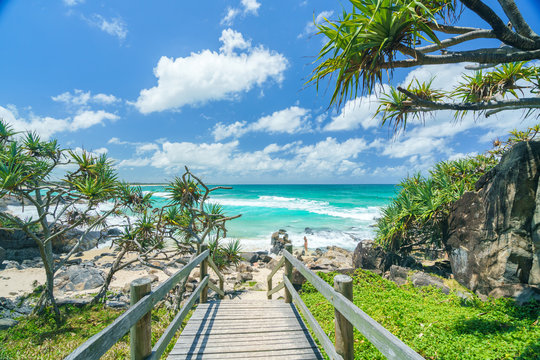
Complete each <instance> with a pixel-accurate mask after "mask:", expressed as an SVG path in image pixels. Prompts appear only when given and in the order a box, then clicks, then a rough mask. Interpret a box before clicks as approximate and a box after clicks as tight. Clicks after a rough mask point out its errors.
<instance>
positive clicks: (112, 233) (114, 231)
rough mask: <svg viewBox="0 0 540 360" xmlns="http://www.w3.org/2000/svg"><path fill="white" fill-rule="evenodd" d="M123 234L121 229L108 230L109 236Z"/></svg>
mask: <svg viewBox="0 0 540 360" xmlns="http://www.w3.org/2000/svg"><path fill="white" fill-rule="evenodd" d="M122 234H123V232H122V229H120V228H110V229H109V230H107V236H120V235H122Z"/></svg>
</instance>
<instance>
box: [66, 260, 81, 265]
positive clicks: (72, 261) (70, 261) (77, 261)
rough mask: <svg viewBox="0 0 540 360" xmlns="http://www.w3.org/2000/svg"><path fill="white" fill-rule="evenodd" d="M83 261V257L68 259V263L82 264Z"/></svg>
mask: <svg viewBox="0 0 540 360" xmlns="http://www.w3.org/2000/svg"><path fill="white" fill-rule="evenodd" d="M81 263H82V259H69V260H68V261H66V265H80V264H81Z"/></svg>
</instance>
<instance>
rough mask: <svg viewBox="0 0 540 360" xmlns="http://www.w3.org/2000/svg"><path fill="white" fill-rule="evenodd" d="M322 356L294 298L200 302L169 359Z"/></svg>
mask: <svg viewBox="0 0 540 360" xmlns="http://www.w3.org/2000/svg"><path fill="white" fill-rule="evenodd" d="M253 358H258V359H323V357H322V356H321V354H320V352H319V350H318V348H317V345H316V344H315V342H314V341H313V338H312V337H311V335H310V334H309V332H308V330H307V328H306V326H305V325H304V323H303V321H302V318H301V317H300V315H299V314H298V312H297V311H296V309H295V308H294V306H293V304H286V303H284V302H283V301H271V300H268V301H265V300H260V301H249V302H248V301H216V302H210V303H206V304H199V305H198V307H197V309H196V310H195V311H194V313H193V316H192V317H191V319H190V320H189V321H188V323H187V325H186V327H185V328H184V329H183V330H182V333H181V335H180V337H179V338H178V342H177V343H176V345H175V346H174V349H173V350H172V351H171V352H170V354H169V357H168V359H170V360H179V359H253Z"/></svg>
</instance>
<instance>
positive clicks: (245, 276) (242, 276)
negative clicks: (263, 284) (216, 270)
mask: <svg viewBox="0 0 540 360" xmlns="http://www.w3.org/2000/svg"><path fill="white" fill-rule="evenodd" d="M248 280H253V274H251V273H243V272H239V273H237V274H236V281H237V282H246V281H248Z"/></svg>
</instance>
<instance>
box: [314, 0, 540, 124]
mask: <svg viewBox="0 0 540 360" xmlns="http://www.w3.org/2000/svg"><path fill="white" fill-rule="evenodd" d="M350 2H351V4H352V11H350V12H346V11H345V12H344V13H343V15H342V17H341V18H340V19H338V20H336V21H331V20H327V21H326V22H325V23H322V24H317V27H318V29H319V34H322V35H324V36H325V37H326V38H327V39H328V42H327V43H326V45H324V47H323V48H322V49H321V50H320V52H319V57H318V62H319V63H318V65H317V66H316V68H315V69H314V71H313V76H312V77H311V82H314V83H316V84H317V87H318V86H319V82H320V81H321V80H322V79H325V78H330V77H333V78H334V79H335V87H334V90H333V93H332V97H331V105H332V104H336V105H337V106H338V107H339V106H340V105H341V104H342V102H343V100H346V99H348V98H354V97H356V96H357V94H358V93H365V92H372V91H374V90H376V89H377V87H378V85H380V84H381V82H382V81H383V74H384V73H387V74H390V75H391V74H392V72H393V70H395V69H398V68H412V67H417V66H429V65H437V64H439V65H440V64H455V63H466V64H467V66H466V67H467V68H469V69H472V70H476V72H474V73H473V74H472V75H470V74H469V75H463V78H462V81H461V83H460V84H459V85H457V86H456V87H455V88H454V89H452V90H451V91H444V90H441V89H435V88H433V86H432V82H431V81H428V82H418V81H414V80H413V82H411V83H410V84H408V85H407V86H404V87H397V88H394V87H390V88H388V89H389V90H388V91H386V92H385V93H383V94H381V95H380V99H381V105H380V107H379V109H378V112H379V113H381V114H382V118H383V123H388V124H392V123H393V125H394V127H395V129H396V130H399V129H402V128H405V126H406V124H407V120H408V119H409V117H412V118H418V117H423V116H424V115H426V114H429V113H432V112H433V111H437V110H451V111H454V112H455V114H456V116H463V115H464V114H465V113H467V112H474V113H476V114H477V115H485V116H490V115H492V114H494V113H497V112H500V111H505V110H516V109H524V110H525V115H526V116H527V115H531V114H533V113H535V112H537V110H538V109H539V108H540V97H538V96H537V94H538V92H539V91H540V68H539V67H538V66H537V65H535V63H534V62H531V61H532V60H537V59H540V36H539V35H538V34H536V33H535V32H534V31H533V29H531V27H530V26H529V24H528V23H527V22H526V21H525V20H524V18H523V15H522V14H521V12H520V10H519V9H518V7H517V5H516V3H515V2H514V1H513V0H498V3H499V8H497V9H496V8H495V7H494V8H491V7H489V6H488V5H486V4H485V3H484V2H483V1H480V0H436V1H420V0H350ZM464 12H469V13H471V14H472V15H473V16H475V17H477V18H478V23H486V24H487V27H485V28H483V27H465V26H458V25H457V23H458V21H459V20H460V18H461V17H462V15H463V14H464ZM501 12H502V13H504V14H505V15H506V17H507V19H504V18H502V17H501V16H499V13H501ZM483 39H496V40H498V41H500V43H501V44H500V46H497V47H491V48H478V47H479V45H478V44H479V43H480V42H481V41H482V40H483ZM475 47H476V48H477V49H476V50H469V49H470V48H473V49H474V48H475ZM464 49H466V50H464Z"/></svg>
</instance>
